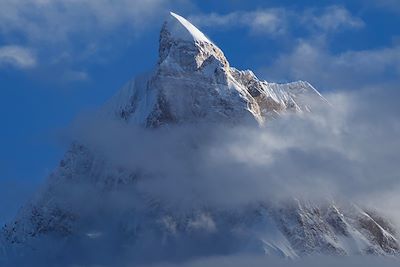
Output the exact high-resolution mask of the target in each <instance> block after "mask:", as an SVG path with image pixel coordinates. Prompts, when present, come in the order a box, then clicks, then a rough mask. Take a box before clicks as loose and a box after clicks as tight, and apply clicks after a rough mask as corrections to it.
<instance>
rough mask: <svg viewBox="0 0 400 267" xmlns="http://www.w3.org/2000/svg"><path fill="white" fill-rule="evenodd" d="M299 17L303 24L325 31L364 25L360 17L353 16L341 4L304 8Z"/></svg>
mask: <svg viewBox="0 0 400 267" xmlns="http://www.w3.org/2000/svg"><path fill="white" fill-rule="evenodd" d="M300 18H301V20H302V21H303V23H304V24H306V25H309V26H312V27H316V28H318V29H320V30H323V31H325V32H330V31H335V30H338V29H340V28H361V27H363V26H364V22H363V21H362V20H361V19H360V18H358V17H354V16H353V15H352V14H351V13H350V12H349V11H348V10H347V9H346V8H344V7H341V6H329V7H326V8H324V9H322V10H321V9H311V10H306V11H305V13H304V15H303V16H301V17H300Z"/></svg>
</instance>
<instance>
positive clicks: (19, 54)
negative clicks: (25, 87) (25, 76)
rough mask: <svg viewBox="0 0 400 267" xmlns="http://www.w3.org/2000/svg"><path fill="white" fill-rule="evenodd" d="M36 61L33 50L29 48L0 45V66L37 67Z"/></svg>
mask: <svg viewBox="0 0 400 267" xmlns="http://www.w3.org/2000/svg"><path fill="white" fill-rule="evenodd" d="M36 63H37V62H36V58H35V56H34V54H33V52H32V51H31V50H30V49H28V48H25V47H21V46H15V45H11V46H2V47H0V67H5V66H11V67H15V68H21V69H26V68H32V67H35V66H36Z"/></svg>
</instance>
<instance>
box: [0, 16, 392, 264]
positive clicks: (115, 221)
mask: <svg viewBox="0 0 400 267" xmlns="http://www.w3.org/2000/svg"><path fill="white" fill-rule="evenodd" d="M315 102H319V103H327V101H326V100H325V99H324V98H323V97H322V96H321V94H320V93H319V92H318V91H317V90H315V89H314V88H313V87H312V86H311V85H310V84H309V83H307V82H303V81H299V82H293V83H288V84H276V83H269V82H266V81H260V80H259V79H258V78H257V77H256V75H255V74H254V73H253V72H251V71H250V70H246V71H240V70H237V69H235V68H233V67H231V66H230V64H229V62H228V60H227V59H226V57H225V56H224V53H223V52H222V51H221V49H220V48H218V47H217V46H216V45H215V44H214V43H213V42H212V41H210V39H209V38H207V37H206V36H205V35H204V34H203V33H202V32H201V31H199V30H198V29H197V28H196V27H195V26H193V25H192V24H191V23H190V22H188V21H187V20H186V19H184V18H183V17H181V16H179V15H177V14H174V13H171V16H170V17H169V18H168V19H167V21H166V22H165V23H164V25H163V27H162V30H161V34H160V46H159V58H158V62H157V65H156V67H155V69H154V70H153V71H152V72H150V73H148V74H145V75H142V76H139V77H137V78H135V79H133V80H132V81H130V82H129V83H127V85H125V86H124V87H123V88H122V89H121V90H120V91H119V92H117V94H116V95H115V96H114V97H113V98H112V99H110V100H109V101H108V102H107V103H106V104H105V105H104V106H103V107H102V108H101V110H100V112H99V114H100V116H101V117H104V118H107V119H108V120H112V121H118V122H120V123H123V124H124V125H133V126H135V127H138V128H141V129H148V130H150V131H151V132H158V131H162V130H163V129H169V131H174V129H175V128H174V127H173V126H174V125H190V126H193V125H200V124H203V123H210V124H211V125H237V124H240V123H243V122H245V123H248V122H250V123H255V124H257V125H259V127H264V125H267V124H268V121H269V120H274V119H279V116H280V114H282V113H284V112H295V113H307V112H312V110H313V104H314V103H315ZM99 134H100V133H99ZM108 141H110V142H111V141H112V140H108ZM106 142H107V140H106ZM155 158H156V157H155ZM152 164H154V165H156V164H158V163H157V162H154V163H152ZM146 175H147V174H146V173H143V172H142V171H141V170H139V169H137V170H133V169H130V168H124V166H123V165H121V164H119V163H118V162H115V161H110V160H108V159H107V157H104V156H103V155H102V154H101V153H99V151H96V150H95V149H92V147H91V146H90V145H88V144H86V143H85V142H82V141H81V140H77V141H76V142H74V143H73V144H72V145H71V147H70V149H69V150H68V151H67V152H66V154H65V156H64V158H63V159H62V160H61V162H60V164H59V166H58V168H57V169H56V170H55V171H54V172H53V173H52V174H51V175H50V177H49V178H48V180H47V183H46V184H45V186H44V187H43V188H42V189H41V191H40V192H39V193H38V195H37V197H35V198H34V199H33V200H32V201H31V202H30V203H28V204H27V205H25V206H24V207H23V208H22V209H21V211H20V212H19V214H18V215H17V217H16V218H15V220H14V221H13V222H11V223H9V224H7V225H6V226H5V227H4V228H3V230H2V235H1V239H0V240H1V248H2V250H1V251H2V254H0V255H3V256H2V259H3V260H6V259H9V258H12V259H14V260H15V259H17V261H18V259H22V258H24V257H28V258H29V257H32V258H35V257H37V258H40V257H43V258H46V259H48V258H52V257H53V260H60V259H63V260H66V261H67V262H70V263H74V261H78V260H79V259H85V260H87V261H89V262H91V263H93V262H95V263H96V262H97V261H102V260H109V258H107V257H106V256H105V255H104V254H112V255H114V256H113V257H114V258H116V256H115V255H119V256H121V257H126V256H127V255H129V257H130V258H131V259H132V260H133V261H134V262H138V263H140V262H146V263H149V262H157V261H161V260H170V261H180V260H185V259H188V258H191V257H198V256H203V255H226V254H230V253H235V252H251V253H265V254H268V255H280V256H283V257H299V256H304V255H310V254H321V253H322V254H329V255H352V254H378V255H397V254H398V253H399V242H398V237H397V235H396V233H395V231H394V230H393V227H392V226H391V225H390V223H389V222H387V221H386V220H385V219H384V218H383V217H381V216H379V215H378V214H376V213H374V212H372V211H369V210H364V209H361V208H360V207H357V206H356V205H353V204H349V203H340V204H338V203H336V202H333V201H325V202H313V201H308V200H304V199H297V198H295V197H293V198H290V199H287V200H283V201H282V200H280V201H260V202H259V203H252V204H249V205H247V206H245V207H242V206H241V207H233V208H232V207H229V208H226V209H223V208H221V207H213V206H204V207H196V208H193V209H189V210H183V211H182V210H179V211H177V210H175V208H174V206H171V205H169V204H167V203H163V202H162V201H161V200H160V199H157V198H155V197H153V196H151V194H150V193H148V194H143V192H141V191H140V190H138V188H137V187H138V186H137V184H138V183H139V182H140V181H141V180H142V179H148V178H149V177H146ZM150 178H151V177H150ZM176 186H179V185H176ZM68 254H72V255H74V257H73V258H72V259H71V258H69V259H65V258H68V256H67V255H68ZM39 255H41V256H39ZM0 262H1V261H0Z"/></svg>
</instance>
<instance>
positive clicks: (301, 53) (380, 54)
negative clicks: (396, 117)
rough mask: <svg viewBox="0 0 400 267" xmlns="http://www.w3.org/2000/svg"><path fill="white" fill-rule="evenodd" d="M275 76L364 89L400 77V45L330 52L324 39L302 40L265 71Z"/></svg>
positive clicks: (268, 74)
mask: <svg viewBox="0 0 400 267" xmlns="http://www.w3.org/2000/svg"><path fill="white" fill-rule="evenodd" d="M262 72H263V73H266V74H267V76H268V78H269V79H272V80H292V79H296V80H298V79H300V80H308V81H310V82H312V83H315V84H316V85H318V86H324V87H326V88H328V89H361V88H364V87H371V86H376V85H381V86H385V85H389V84H395V83H398V82H399V80H400V78H399V77H400V46H398V45H395V46H391V47H385V48H380V49H372V50H361V51H353V50H349V51H346V52H342V53H339V54H333V53H331V52H330V51H329V50H328V49H327V48H326V46H325V45H324V42H323V41H322V42H318V41H316V40H313V39H312V40H301V41H299V42H298V44H297V45H296V46H295V47H294V48H293V50H292V51H291V52H290V53H288V54H282V55H281V56H279V57H278V59H277V60H276V61H275V62H274V63H273V64H272V65H271V66H270V67H268V68H266V69H264V70H263V71H262Z"/></svg>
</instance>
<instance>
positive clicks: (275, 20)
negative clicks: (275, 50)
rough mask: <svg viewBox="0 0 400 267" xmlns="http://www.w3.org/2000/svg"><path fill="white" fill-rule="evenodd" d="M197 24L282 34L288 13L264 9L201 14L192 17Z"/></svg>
mask: <svg viewBox="0 0 400 267" xmlns="http://www.w3.org/2000/svg"><path fill="white" fill-rule="evenodd" d="M190 20H191V21H193V22H194V23H195V24H197V25H200V26H203V27H213V28H214V29H217V30H218V29H226V28H233V27H238V26H242V27H248V28H249V29H250V30H251V31H252V32H254V33H268V34H274V35H275V34H282V33H284V32H285V31H286V29H287V12H286V11H285V10H284V9H280V8H274V9H264V10H256V11H249V12H233V13H228V14H217V13H211V14H199V15H193V16H191V17H190Z"/></svg>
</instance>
